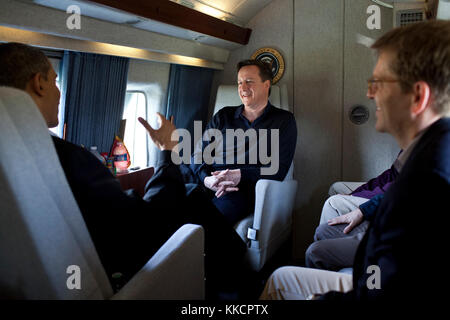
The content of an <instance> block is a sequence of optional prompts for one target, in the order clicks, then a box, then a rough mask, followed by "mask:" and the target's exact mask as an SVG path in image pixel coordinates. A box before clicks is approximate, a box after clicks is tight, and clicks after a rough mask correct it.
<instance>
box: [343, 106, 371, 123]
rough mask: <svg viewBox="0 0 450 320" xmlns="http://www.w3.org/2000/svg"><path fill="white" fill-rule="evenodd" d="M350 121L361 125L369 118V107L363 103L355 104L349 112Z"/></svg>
mask: <svg viewBox="0 0 450 320" xmlns="http://www.w3.org/2000/svg"><path fill="white" fill-rule="evenodd" d="M348 115H349V118H350V121H351V122H352V123H354V124H356V125H361V124H364V123H366V122H367V120H369V109H367V107H365V106H362V105H356V106H353V107H352V108H351V109H350V112H349V114H348Z"/></svg>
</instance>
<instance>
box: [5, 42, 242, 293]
mask: <svg viewBox="0 0 450 320" xmlns="http://www.w3.org/2000/svg"><path fill="white" fill-rule="evenodd" d="M0 61H1V63H0V86H11V87H15V88H18V89H21V90H24V91H26V92H27V93H28V94H29V95H30V96H31V97H32V99H33V100H34V102H35V103H36V105H37V107H38V109H39V110H40V112H41V114H42V116H43V118H44V119H45V121H46V123H47V125H48V127H49V128H51V127H54V126H56V125H57V124H58V105H59V99H60V92H59V89H58V88H57V86H56V84H55V80H56V73H55V71H54V70H53V68H52V66H51V64H50V62H49V61H48V59H47V58H46V56H45V55H44V54H43V53H42V52H41V51H40V50H38V49H36V48H33V47H30V46H27V45H24V44H19V43H6V44H0ZM158 116H159V118H160V121H161V127H160V129H158V130H154V129H152V128H151V127H150V126H149V125H148V124H147V123H146V122H145V120H142V121H141V122H142V123H143V124H144V125H145V126H146V128H147V130H148V132H149V135H150V137H151V138H152V140H153V141H154V143H155V144H156V145H157V146H158V147H159V148H160V149H161V155H160V162H159V164H158V166H157V168H156V170H155V174H154V175H153V177H152V178H151V179H150V180H149V182H148V183H147V186H146V190H145V191H146V192H145V195H144V197H143V198H140V197H138V196H136V195H135V194H134V193H132V192H128V193H125V192H124V191H122V189H121V187H120V184H119V182H118V181H117V180H116V179H115V178H114V177H113V176H112V175H111V173H110V172H109V170H108V169H107V168H106V167H105V166H104V165H102V164H101V163H100V162H99V161H98V160H97V159H96V158H95V157H94V156H93V155H92V154H91V153H90V152H89V151H87V150H85V149H83V148H81V147H79V146H76V145H74V144H72V143H69V142H67V141H64V140H61V139H59V138H57V137H53V142H54V145H55V148H56V151H57V154H58V157H59V160H60V162H61V165H62V168H63V170H64V173H65V175H66V178H67V181H68V183H69V185H70V187H71V190H72V192H73V194H74V197H75V200H76V201H77V204H78V206H79V208H80V211H81V213H82V215H83V218H84V220H85V222H86V226H87V228H88V230H89V233H90V235H91V237H92V240H93V243H94V245H95V247H96V250H97V253H98V255H99V258H100V260H101V262H102V264H103V266H104V268H105V271H106V273H107V275H108V277H109V279H110V281H111V283H112V284H113V286H114V287H115V288H116V289H117V288H118V287H117V286H116V285H115V283H114V281H115V279H116V276H117V275H122V276H121V277H120V279H119V281H120V283H121V284H124V283H125V282H126V281H127V280H128V279H130V278H131V277H132V276H133V275H134V274H135V273H136V272H137V271H139V269H140V268H141V267H143V266H144V264H145V263H146V262H147V261H148V260H149V259H150V257H151V256H152V255H153V254H154V253H155V252H156V251H157V250H158V249H159V247H160V246H161V245H162V244H163V243H164V242H165V241H166V240H167V239H168V238H169V237H170V236H171V235H172V234H173V233H174V232H175V231H176V230H177V229H178V228H179V227H181V226H182V225H183V224H185V223H195V224H200V225H202V226H203V227H204V229H205V252H206V257H205V263H206V266H205V267H206V268H205V273H206V276H207V289H208V288H210V286H209V285H210V284H211V285H212V286H217V285H218V284H217V282H216V281H219V279H221V278H224V279H229V278H228V277H227V275H232V274H233V273H232V271H233V270H236V268H239V266H240V261H241V260H242V259H241V258H242V256H243V253H244V252H245V250H246V248H245V244H244V242H243V241H242V240H241V239H240V237H239V235H238V234H237V233H236V232H235V231H234V229H233V228H232V227H231V226H229V225H228V224H227V223H226V221H225V220H224V217H223V215H222V214H221V213H220V212H219V211H217V209H216V208H215V206H214V205H213V204H212V203H211V201H210V200H208V197H205V195H204V193H203V191H202V190H201V189H200V188H198V187H197V186H195V185H185V184H184V183H183V178H182V176H181V173H180V171H179V168H178V167H177V166H175V165H174V164H173V163H172V161H171V152H172V151H171V150H172V149H173V147H174V145H175V144H176V143H177V142H174V141H171V134H172V132H173V131H174V130H175V126H174V125H173V123H172V122H171V121H169V120H167V119H165V118H164V117H163V116H161V115H160V114H158ZM198 203H202V205H201V206H199V205H198ZM233 268H234V269H233ZM113 274H115V276H114V277H113V276H112V275H113ZM209 280H211V281H209ZM207 294H209V291H208V290H207Z"/></svg>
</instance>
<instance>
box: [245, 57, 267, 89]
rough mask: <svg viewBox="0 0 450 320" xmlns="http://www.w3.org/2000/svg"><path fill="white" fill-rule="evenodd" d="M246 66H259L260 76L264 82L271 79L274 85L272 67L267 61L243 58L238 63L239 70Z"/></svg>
mask: <svg viewBox="0 0 450 320" xmlns="http://www.w3.org/2000/svg"><path fill="white" fill-rule="evenodd" d="M246 66H257V67H258V69H259V76H260V77H261V80H262V81H263V82H264V81H266V80H269V81H270V84H271V85H272V79H273V75H272V69H271V67H270V65H269V64H268V63H266V62H263V61H260V60H252V59H249V60H242V61H240V62H239V63H238V64H237V72H239V70H241V68H242V67H246Z"/></svg>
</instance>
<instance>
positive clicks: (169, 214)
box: [53, 137, 185, 277]
mask: <svg viewBox="0 0 450 320" xmlns="http://www.w3.org/2000/svg"><path fill="white" fill-rule="evenodd" d="M53 142H54V145H55V148H56V151H57V154H58V157H59V160H60V162H61V165H62V168H63V170H64V173H65V175H66V178H67V180H68V183H69V185H70V187H71V189H72V192H73V195H74V197H75V200H76V201H77V203H78V206H79V208H80V211H81V213H82V215H83V218H84V220H85V222H86V226H87V228H88V230H89V233H90V235H91V237H92V241H93V242H94V245H95V247H96V249H97V253H98V255H99V258H100V260H101V262H102V264H103V266H104V268H105V270H106V272H107V275H108V276H111V275H112V274H113V273H115V272H120V273H122V274H124V275H126V276H128V277H130V276H132V275H133V274H134V273H136V272H137V271H138V270H139V269H140V268H141V267H142V266H143V265H144V264H145V263H146V262H147V261H148V260H149V258H150V257H151V256H152V255H153V254H154V253H155V252H156V251H157V250H158V248H159V247H160V246H161V245H162V244H163V243H164V242H165V241H166V240H167V239H168V238H169V237H170V236H171V234H172V233H173V232H174V231H175V230H176V229H177V228H178V227H180V226H181V222H182V221H181V220H180V219H174V217H173V215H174V214H176V213H177V212H178V213H179V214H181V212H179V211H178V210H179V208H178V207H177V206H176V205H175V203H174V201H171V199H174V198H177V199H180V201H181V202H182V201H183V199H184V198H185V186H184V184H183V180H182V177H181V175H180V172H179V170H178V168H177V167H176V166H175V165H173V164H172V163H171V161H170V160H168V158H170V153H168V152H166V153H165V154H164V156H165V157H164V156H163V157H162V161H161V162H160V164H159V166H158V168H157V169H156V170H155V174H154V176H153V177H152V179H151V180H150V181H149V182H148V184H147V186H146V194H145V196H144V199H145V200H144V199H142V198H140V197H139V196H137V195H136V194H133V193H131V192H130V193H125V192H123V191H122V189H121V187H120V183H119V182H118V180H116V179H115V178H114V176H113V175H112V174H111V173H110V172H109V170H108V169H107V168H106V167H105V166H104V165H103V164H102V163H100V161H99V160H98V159H97V158H95V157H94V156H93V155H92V154H91V153H90V152H89V151H87V150H85V149H83V148H80V147H78V146H76V145H74V144H72V143H69V142H66V141H63V140H61V139H59V138H56V137H53Z"/></svg>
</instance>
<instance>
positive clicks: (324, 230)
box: [305, 195, 369, 271]
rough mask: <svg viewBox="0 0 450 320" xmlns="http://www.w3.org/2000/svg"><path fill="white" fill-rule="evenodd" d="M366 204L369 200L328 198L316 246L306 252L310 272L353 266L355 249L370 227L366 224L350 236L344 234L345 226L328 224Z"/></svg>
mask: <svg viewBox="0 0 450 320" xmlns="http://www.w3.org/2000/svg"><path fill="white" fill-rule="evenodd" d="M366 201H368V199H365V198H360V197H353V196H347V195H334V196H332V197H330V198H328V200H327V201H326V202H325V204H324V207H323V210H322V215H321V220H320V221H321V223H320V225H319V226H318V227H317V229H316V232H315V235H314V242H313V243H312V244H311V245H310V246H309V247H308V249H307V250H306V254H305V263H306V266H307V267H308V268H317V269H325V270H333V271H338V270H340V269H342V268H348V267H352V266H353V261H354V258H355V253H356V249H357V248H358V245H359V243H360V241H361V239H362V238H363V236H364V234H365V232H366V230H367V228H368V226H369V223H368V222H367V221H363V222H362V223H361V224H360V225H358V226H356V227H355V228H353V230H352V231H351V232H350V233H348V234H345V233H344V229H345V227H346V226H347V225H346V224H339V225H335V226H329V225H328V224H327V223H326V222H327V221H328V219H331V218H334V217H337V216H340V215H344V214H347V213H349V212H350V211H353V210H355V209H357V208H358V207H359V205H360V204H362V203H364V202H366Z"/></svg>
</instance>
